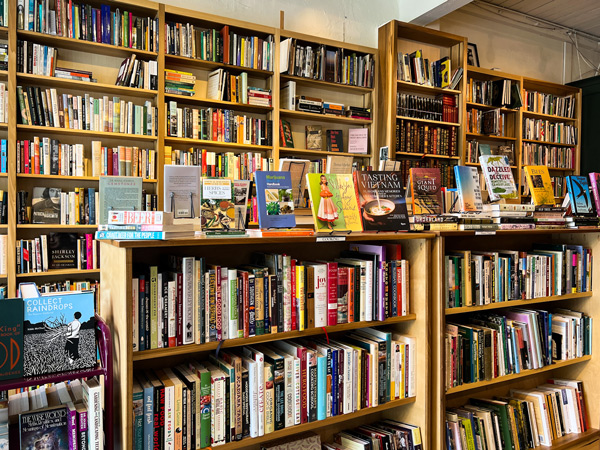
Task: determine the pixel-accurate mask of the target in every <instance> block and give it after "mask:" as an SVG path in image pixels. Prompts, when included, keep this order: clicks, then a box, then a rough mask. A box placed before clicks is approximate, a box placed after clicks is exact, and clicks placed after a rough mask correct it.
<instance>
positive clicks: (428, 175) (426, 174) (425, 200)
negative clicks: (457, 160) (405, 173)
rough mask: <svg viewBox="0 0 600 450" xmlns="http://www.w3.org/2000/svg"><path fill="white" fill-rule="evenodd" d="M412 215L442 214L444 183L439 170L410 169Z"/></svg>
mask: <svg viewBox="0 0 600 450" xmlns="http://www.w3.org/2000/svg"><path fill="white" fill-rule="evenodd" d="M410 192H411V200H412V213H413V215H417V214H441V213H442V181H441V175H440V169H439V168H412V169H410Z"/></svg>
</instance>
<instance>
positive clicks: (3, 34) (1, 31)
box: [0, 27, 8, 39]
mask: <svg viewBox="0 0 600 450" xmlns="http://www.w3.org/2000/svg"><path fill="white" fill-rule="evenodd" d="M7 38H8V27H0V39H7Z"/></svg>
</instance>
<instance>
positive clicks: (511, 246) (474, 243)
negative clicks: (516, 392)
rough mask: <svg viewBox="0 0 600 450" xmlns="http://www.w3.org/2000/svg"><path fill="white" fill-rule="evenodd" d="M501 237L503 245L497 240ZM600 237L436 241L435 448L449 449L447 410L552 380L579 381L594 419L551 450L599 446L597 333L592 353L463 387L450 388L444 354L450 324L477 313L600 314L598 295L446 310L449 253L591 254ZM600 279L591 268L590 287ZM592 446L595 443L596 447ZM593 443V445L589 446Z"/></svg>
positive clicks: (525, 235) (450, 235) (513, 235)
mask: <svg viewBox="0 0 600 450" xmlns="http://www.w3.org/2000/svg"><path fill="white" fill-rule="evenodd" d="M500 239H501V241H502V242H501V244H500V245H499V244H498V240H500ZM598 242H599V241H598V233H597V232H596V231H584V230H579V231H577V230H574V231H572V230H532V231H497V232H496V238H495V239H490V237H489V236H487V235H482V234H478V233H476V232H441V233H439V237H438V238H437V239H435V241H434V243H433V244H434V245H433V251H432V262H433V267H432V270H433V273H436V274H438V276H437V277H435V278H434V285H433V295H432V302H433V303H432V305H433V307H432V342H431V345H432V347H433V351H432V355H433V359H434V361H435V362H436V363H435V364H434V366H436V367H437V368H439V369H438V370H435V371H434V372H433V375H432V380H431V386H432V391H431V400H432V415H433V417H432V428H431V430H430V433H429V434H430V436H431V437H432V439H433V441H432V448H439V449H443V448H446V427H445V419H446V408H449V407H458V406H461V405H464V404H466V403H468V401H469V399H470V398H493V397H501V396H506V395H508V392H509V391H510V389H517V388H518V389H531V388H535V387H536V386H538V385H540V384H543V383H545V382H546V380H547V379H548V378H553V377H556V378H568V379H577V380H581V381H583V383H584V390H585V395H586V405H587V408H588V414H589V417H590V423H591V429H590V430H588V431H587V432H585V433H579V434H569V435H566V436H564V437H563V438H560V439H558V440H555V441H554V442H553V445H552V446H551V447H546V448H551V449H553V450H554V449H575V448H596V446H597V445H598V442H599V438H600V431H599V430H598V420H599V418H600V409H599V408H598V396H597V393H596V392H595V390H594V387H595V381H596V378H597V373H598V364H599V362H598V358H597V356H596V355H595V351H596V350H595V349H596V348H597V347H596V346H597V343H598V340H599V339H600V332H599V331H598V329H594V331H593V337H592V347H593V350H592V355H591V356H583V357H580V358H575V359H568V360H563V361H557V362H554V364H552V365H549V366H543V367H541V368H540V369H534V370H523V371H521V372H520V373H518V374H509V375H504V376H501V377H498V378H492V379H490V380H483V381H478V382H474V383H468V384H462V385H458V386H454V387H450V388H448V389H447V390H446V378H445V377H446V370H448V366H447V359H446V356H445V350H446V348H445V347H446V346H445V333H446V323H448V322H452V323H469V320H470V319H471V318H472V315H473V314H475V313H477V312H489V313H498V312H502V310H503V308H510V307H518V308H525V309H530V308H533V309H535V308H537V309H544V310H552V309H553V308H555V307H556V308H568V309H572V310H575V311H583V312H584V313H586V314H587V315H589V316H591V317H593V318H595V317H597V314H598V312H600V311H599V307H598V302H597V299H596V297H597V296H596V293H595V291H589V292H581V293H572V294H565V295H557V296H552V297H541V298H534V299H529V300H510V301H504V302H499V303H490V304H487V305H483V306H464V307H453V308H447V307H446V306H445V292H446V290H447V289H448V286H447V281H446V280H445V277H444V275H443V274H444V270H445V267H444V255H445V254H446V253H447V252H452V251H459V250H473V251H497V250H498V249H499V248H500V249H506V250H519V251H528V250H531V248H532V245H533V244H534V243H555V244H569V245H583V246H585V247H588V248H590V249H591V250H592V254H593V253H595V252H597V251H599V250H600V248H599V247H598ZM598 276H600V270H599V268H598V266H597V265H596V266H595V267H593V272H592V283H595V282H596V280H597V279H598ZM592 443H593V444H592ZM586 445H589V447H586Z"/></svg>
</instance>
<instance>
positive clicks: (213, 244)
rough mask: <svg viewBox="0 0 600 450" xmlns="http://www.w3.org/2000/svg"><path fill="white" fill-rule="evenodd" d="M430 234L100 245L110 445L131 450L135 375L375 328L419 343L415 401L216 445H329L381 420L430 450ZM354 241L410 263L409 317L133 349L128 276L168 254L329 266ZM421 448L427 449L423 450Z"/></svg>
mask: <svg viewBox="0 0 600 450" xmlns="http://www.w3.org/2000/svg"><path fill="white" fill-rule="evenodd" d="M433 237H434V235H433V234H431V233H420V234H417V235H413V234H394V233H383V234H378V235H369V234H364V233H357V234H355V235H354V234H353V235H350V236H348V237H347V238H346V240H345V241H330V242H319V241H318V239H317V238H315V237H291V238H290V237H281V238H245V239H235V238H227V239H210V240H206V239H201V240H199V239H191V240H190V239H179V240H171V241H154V242H150V241H138V242H134V241H129V242H125V241H122V242H115V241H104V242H102V244H101V258H102V261H101V267H102V269H101V277H102V280H103V281H102V283H103V287H102V290H101V298H100V309H101V314H102V316H103V317H105V318H106V321H107V323H110V324H111V326H112V330H113V333H114V335H113V336H114V342H115V349H114V351H115V353H114V354H115V358H114V360H115V363H114V377H115V397H114V404H115V405H117V406H116V407H115V411H114V414H115V426H116V429H115V436H116V445H117V446H118V447H119V448H122V449H132V448H133V447H132V445H133V434H132V429H133V410H132V408H131V405H132V401H133V397H132V395H133V394H132V389H133V372H134V371H137V370H145V369H152V368H161V367H168V366H172V365H175V364H177V363H179V362H182V361H186V360H189V359H198V360H204V358H207V357H208V354H209V353H211V352H214V351H215V349H217V348H232V349H233V348H240V347H243V346H246V345H255V344H259V343H269V342H274V341H277V340H282V339H295V338H302V337H307V338H309V337H326V336H329V338H332V339H333V338H343V336H344V333H347V332H349V331H351V330H355V329H359V328H363V327H369V326H371V327H377V328H381V327H383V329H386V330H388V331H389V330H393V331H395V332H399V333H402V334H407V335H411V336H414V337H415V338H416V339H417V344H416V345H417V353H416V355H417V359H416V367H415V370H416V380H417V387H416V396H415V397H411V398H406V399H401V400H394V401H390V402H387V403H383V404H381V405H379V406H377V407H373V408H365V409H361V410H359V411H356V412H354V413H351V414H344V415H337V416H332V417H328V418H326V419H324V420H321V421H316V422H310V423H305V424H301V425H296V426H292V427H288V428H284V429H282V430H279V431H275V432H273V433H269V434H266V435H264V436H261V437H257V438H247V439H243V440H241V441H232V442H229V443H227V444H224V445H223V446H222V447H223V448H224V449H227V450H232V449H237V448H251V449H256V448H258V446H259V445H260V444H262V443H265V442H268V441H272V440H274V439H278V438H281V437H285V436H291V435H294V434H297V433H300V432H303V431H308V430H310V431H314V432H317V433H319V434H320V435H321V437H322V440H323V441H324V442H328V441H329V442H330V441H331V439H332V438H333V435H334V434H335V433H337V432H338V431H340V430H343V429H350V428H352V427H354V426H358V425H359V424H364V423H369V422H372V421H376V420H378V419H381V418H391V419H394V420H403V421H406V422H409V423H411V424H416V425H419V426H420V427H421V429H422V434H423V439H424V441H425V442H424V445H425V446H427V447H426V448H431V447H430V446H429V436H428V434H427V430H428V429H429V421H430V410H429V408H430V406H429V389H430V387H429V373H430V370H431V369H432V368H433V366H431V364H432V362H433V360H432V359H431V355H430V345H429V331H428V330H429V323H430V318H429V308H430V299H429V295H430V290H429V284H430V281H429V277H430V272H429V271H428V267H430V263H431V261H430V259H429V258H430V249H431V239H432V238H433ZM353 242H361V243H370V244H375V245H382V244H390V243H397V244H400V245H401V247H402V257H403V258H404V259H408V260H409V262H410V285H409V289H410V293H409V295H410V311H409V314H408V315H407V316H403V317H396V318H391V319H388V320H386V321H381V322H379V321H374V322H353V323H349V324H341V325H336V326H330V327H324V328H307V329H305V330H304V331H291V332H283V333H276V334H265V335H259V336H255V337H250V338H247V339H228V340H224V341H222V342H221V343H219V342H208V343H205V344H190V345H184V346H180V347H170V348H162V349H160V348H159V349H154V350H146V351H137V352H134V351H133V318H132V314H131V311H132V308H133V302H132V281H131V280H132V277H133V276H134V273H136V268H139V267H140V266H147V265H149V264H150V265H153V264H159V263H160V262H161V261H164V260H166V258H167V257H168V256H169V255H178V256H194V257H204V258H205V259H206V261H207V263H208V264H213V263H214V264H219V265H222V266H229V267H235V266H237V265H239V264H240V263H246V262H249V261H250V255H251V254H252V252H273V253H286V254H289V255H291V256H292V257H293V258H298V260H314V259H327V260H333V258H336V257H338V255H339V254H340V252H341V251H342V250H344V249H347V248H348V245H349V244H351V243H353ZM424 448H425V447H424Z"/></svg>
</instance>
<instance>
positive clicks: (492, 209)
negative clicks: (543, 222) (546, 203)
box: [483, 203, 535, 230]
mask: <svg viewBox="0 0 600 450" xmlns="http://www.w3.org/2000/svg"><path fill="white" fill-rule="evenodd" d="M483 211H484V212H486V213H487V214H489V216H490V217H492V219H493V223H495V224H497V226H498V229H499V230H530V229H533V228H535V217H534V211H535V206H534V205H525V204H524V205H520V204H516V203H492V204H487V205H483Z"/></svg>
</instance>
